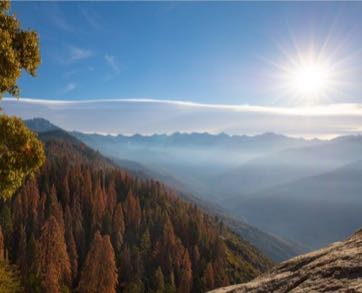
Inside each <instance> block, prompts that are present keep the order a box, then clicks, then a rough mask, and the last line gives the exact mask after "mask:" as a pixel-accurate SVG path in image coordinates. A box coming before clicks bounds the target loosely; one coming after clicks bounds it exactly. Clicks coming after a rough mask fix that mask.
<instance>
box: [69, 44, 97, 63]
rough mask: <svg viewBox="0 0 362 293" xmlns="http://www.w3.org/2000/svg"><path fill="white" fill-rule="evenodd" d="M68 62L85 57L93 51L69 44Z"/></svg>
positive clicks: (90, 55) (89, 55)
mask: <svg viewBox="0 0 362 293" xmlns="http://www.w3.org/2000/svg"><path fill="white" fill-rule="evenodd" d="M68 53H69V62H70V63H72V62H75V61H78V60H82V59H87V58H90V57H92V56H93V52H92V51H91V50H89V49H83V48H80V47H77V46H73V45H69V46H68Z"/></svg>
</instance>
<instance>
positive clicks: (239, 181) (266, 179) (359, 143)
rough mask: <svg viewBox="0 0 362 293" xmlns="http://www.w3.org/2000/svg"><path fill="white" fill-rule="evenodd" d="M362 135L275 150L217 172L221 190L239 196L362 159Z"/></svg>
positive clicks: (218, 186)
mask: <svg viewBox="0 0 362 293" xmlns="http://www.w3.org/2000/svg"><path fill="white" fill-rule="evenodd" d="M361 147H362V136H346V137H339V138H336V139H333V140H330V141H324V142H321V141H318V142H314V143H312V144H311V145H308V146H299V147H292V148H288V149H284V150H281V151H277V152H273V153H272V154H266V155H262V156H260V157H258V158H254V159H251V160H249V161H247V162H245V163H243V164H241V165H240V166H238V167H236V168H233V169H231V170H228V171H227V172H225V173H224V174H219V175H217V177H215V178H218V182H219V184H218V185H217V186H215V187H216V188H217V189H216V190H217V191H218V192H222V193H223V194H224V195H225V196H228V197H233V196H234V197H235V196H236V195H245V194H248V193H254V192H259V191H262V190H264V189H266V188H270V187H272V186H276V185H280V184H286V183H289V182H293V181H295V180H298V179H301V178H303V177H310V176H315V175H319V174H323V173H326V172H329V171H332V170H334V169H336V168H339V167H342V166H343V165H346V164H348V163H350V162H353V161H356V160H360V159H362V152H361V151H360V150H361Z"/></svg>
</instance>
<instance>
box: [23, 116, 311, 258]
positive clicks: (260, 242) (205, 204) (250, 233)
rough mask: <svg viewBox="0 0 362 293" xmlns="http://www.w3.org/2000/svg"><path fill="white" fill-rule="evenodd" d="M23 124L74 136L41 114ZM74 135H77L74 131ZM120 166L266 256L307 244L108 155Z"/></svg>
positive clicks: (288, 253)
mask: <svg viewBox="0 0 362 293" xmlns="http://www.w3.org/2000/svg"><path fill="white" fill-rule="evenodd" d="M26 124H27V125H28V126H29V127H30V128H31V129H33V130H34V131H37V132H38V133H40V135H41V137H42V139H50V138H52V139H60V138H62V137H66V139H67V140H76V141H77V139H76V138H75V137H74V136H73V134H74V133H68V132H66V131H64V130H61V129H60V128H59V127H57V126H55V125H53V124H51V123H50V122H49V121H47V120H45V119H41V118H36V119H31V120H26ZM77 135H79V134H78V133H77ZM107 160H109V161H111V162H112V164H115V165H117V166H119V167H121V168H122V169H123V170H126V171H127V172H129V173H130V174H132V175H133V176H136V177H137V178H141V179H143V180H158V181H160V182H163V183H165V184H166V185H168V186H170V187H171V188H172V189H173V190H176V191H177V193H178V196H180V197H181V198H183V199H185V200H186V201H187V202H191V203H193V204H196V205H197V206H198V207H199V208H200V209H201V210H203V211H205V212H206V213H208V214H210V215H213V216H215V217H218V218H219V219H221V220H222V221H223V222H224V223H225V224H226V225H227V226H228V227H229V228H231V229H232V230H233V231H235V232H236V233H237V234H238V235H240V236H241V237H242V238H243V239H245V240H247V241H249V242H250V243H251V244H252V245H254V246H255V247H257V248H258V249H259V250H260V251H262V252H263V253H264V254H265V255H266V256H268V257H269V258H271V259H272V260H273V261H276V262H280V261H282V260H285V259H288V258H290V257H293V256H295V255H298V254H301V253H303V252H305V251H306V247H303V246H301V245H299V244H297V243H294V242H292V241H287V240H285V239H282V238H281V237H277V236H275V235H273V234H269V233H265V232H264V231H262V230H260V229H257V228H255V227H253V226H252V225H250V224H248V223H246V222H244V221H242V220H240V219H237V218H235V217H233V216H232V215H231V214H230V213H229V212H228V211H226V210H225V209H224V208H222V207H221V206H220V205H219V204H216V203H213V202H210V201H208V200H207V199H206V198H205V197H204V198H200V197H197V196H195V195H194V194H193V193H192V191H191V190H192V188H189V185H187V184H185V183H184V182H181V181H179V180H178V179H176V178H175V177H173V176H172V175H165V174H162V173H159V172H156V171H154V170H151V169H149V168H146V167H145V166H144V165H142V164H140V163H137V162H135V161H130V160H128V159H119V158H115V157H113V156H110V157H109V159H107Z"/></svg>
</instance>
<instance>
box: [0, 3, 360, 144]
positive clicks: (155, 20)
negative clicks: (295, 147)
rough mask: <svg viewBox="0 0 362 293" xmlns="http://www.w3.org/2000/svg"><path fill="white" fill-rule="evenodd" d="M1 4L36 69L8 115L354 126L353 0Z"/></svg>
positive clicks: (84, 125) (172, 126) (157, 127)
mask: <svg viewBox="0 0 362 293" xmlns="http://www.w3.org/2000/svg"><path fill="white" fill-rule="evenodd" d="M12 5H13V7H12V11H13V12H15V13H16V15H17V17H18V18H19V19H20V21H21V23H22V25H23V27H25V28H32V29H35V30H36V31H37V32H39V36H40V43H41V55H42V64H41V66H40V68H39V71H38V76H37V77H36V78H32V77H30V76H28V75H24V76H23V77H22V78H21V79H20V82H19V84H20V88H21V91H22V92H21V96H22V99H20V100H19V101H16V100H13V99H10V100H9V99H5V100H4V101H2V102H1V106H2V108H3V109H4V111H5V112H6V113H8V114H14V115H18V116H20V117H23V118H33V117H43V118H46V119H48V120H50V121H51V122H53V123H55V124H57V125H58V126H60V127H63V128H65V129H67V130H78V131H85V132H98V133H112V134H115V133H126V134H132V133H143V134H152V133H171V132H174V131H182V132H193V131H197V132H203V131H208V132H211V133H219V132H226V133H229V134H258V133H263V132H268V131H272V132H277V133H282V134H287V135H292V136H304V137H320V138H329V137H335V136H338V135H346V134H361V133H362V128H361V126H360V125H361V124H362V96H361V92H362V66H361V64H362V17H361V15H362V2H299V1H297V2H285V1H281V2H252V1H250V2H103V1H99V2H51V1H46V2H41V1H40V2H25V1H24V2H19V1H15V2H13V3H12ZM310 68H312V69H313V70H312V71H311V70H310ZM306 72H307V74H306ZM320 72H322V74H320ZM321 75H322V76H323V78H322V81H323V82H322V83H320V82H319V81H318V80H320V79H321V78H320V76H321ZM311 76H312V77H311ZM301 81H302V82H301ZM315 81H318V82H319V83H318V82H317V84H318V87H317V88H318V90H317V91H316V90H315V89H314V90H313V91H312V93H313V95H312V94H311V91H309V90H308V88H310V86H312V89H313V86H315ZM308 84H309V85H308ZM307 85H308V86H307ZM321 85H322V86H321ZM305 89H307V90H305Z"/></svg>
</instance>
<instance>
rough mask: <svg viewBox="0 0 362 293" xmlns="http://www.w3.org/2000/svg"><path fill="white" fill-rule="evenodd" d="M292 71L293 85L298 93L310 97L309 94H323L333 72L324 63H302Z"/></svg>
mask: <svg viewBox="0 0 362 293" xmlns="http://www.w3.org/2000/svg"><path fill="white" fill-rule="evenodd" d="M293 71H294V72H293ZM291 73H292V74H291V86H292V87H293V88H294V90H295V91H296V93H297V94H300V95H303V96H305V97H307V98H308V96H316V95H322V94H323V93H324V92H325V91H326V90H327V89H328V85H329V83H330V75H331V74H330V72H329V70H328V69H327V67H326V66H323V65H322V64H318V63H309V64H301V65H300V66H299V67H298V68H295V69H294V70H292V72H291Z"/></svg>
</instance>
